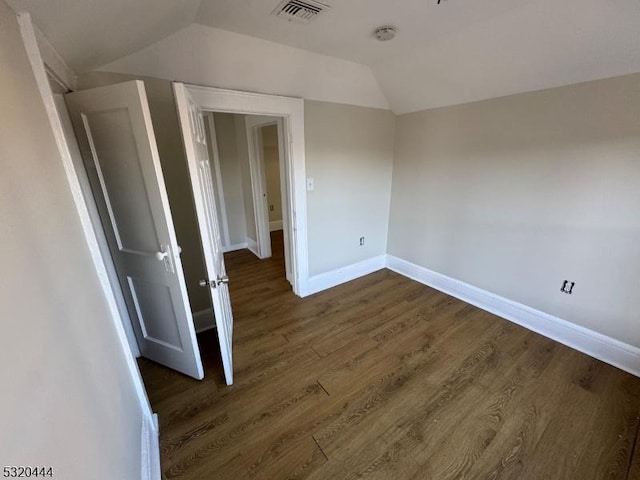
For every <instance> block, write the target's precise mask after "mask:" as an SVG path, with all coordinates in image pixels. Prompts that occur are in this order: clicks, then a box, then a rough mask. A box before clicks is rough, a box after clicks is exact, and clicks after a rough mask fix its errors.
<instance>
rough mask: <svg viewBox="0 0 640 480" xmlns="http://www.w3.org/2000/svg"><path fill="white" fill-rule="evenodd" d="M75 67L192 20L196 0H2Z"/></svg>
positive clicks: (132, 48)
mask: <svg viewBox="0 0 640 480" xmlns="http://www.w3.org/2000/svg"><path fill="white" fill-rule="evenodd" d="M6 1H7V3H8V4H9V6H11V8H13V10H14V11H16V12H20V11H27V12H29V13H30V14H31V17H32V19H33V22H34V23H35V24H36V25H37V27H38V28H39V29H40V30H41V31H42V33H43V34H44V35H45V36H46V37H47V38H48V39H49V41H50V42H51V44H52V45H53V46H54V47H55V48H56V50H57V51H58V53H60V54H61V55H62V57H63V58H64V59H65V60H66V61H67V63H68V64H69V66H70V67H71V68H72V69H73V70H75V71H76V72H78V73H79V72H83V71H87V70H91V69H92V68H95V67H99V66H100V65H104V64H105V63H108V62H111V61H113V60H116V59H118V58H120V57H122V56H124V55H128V54H130V53H133V52H135V51H137V50H139V49H141V48H143V47H145V46H147V45H149V44H150V43H153V42H155V41H157V40H159V39H161V38H162V37H165V36H167V35H169V34H170V33H173V32H175V31H176V30H179V29H181V28H183V27H186V26H188V25H190V24H191V23H193V22H194V21H195V17H196V12H197V11H198V7H199V6H200V0H6Z"/></svg>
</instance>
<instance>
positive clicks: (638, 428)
mask: <svg viewBox="0 0 640 480" xmlns="http://www.w3.org/2000/svg"><path fill="white" fill-rule="evenodd" d="M636 420H637V421H636V434H635V436H634V437H633V442H631V454H630V455H629V465H627V475H626V477H625V478H626V479H627V480H629V474H630V473H631V467H632V466H633V456H634V454H635V452H636V444H637V443H638V434H640V418H638V417H636Z"/></svg>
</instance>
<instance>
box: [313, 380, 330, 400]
mask: <svg viewBox="0 0 640 480" xmlns="http://www.w3.org/2000/svg"><path fill="white" fill-rule="evenodd" d="M316 383H317V384H318V385H320V388H321V389H322V390H324V393H326V394H327V397H330V396H331V394H330V393H329V392H327V389H326V388H324V385H322V384H321V383H320V380H316Z"/></svg>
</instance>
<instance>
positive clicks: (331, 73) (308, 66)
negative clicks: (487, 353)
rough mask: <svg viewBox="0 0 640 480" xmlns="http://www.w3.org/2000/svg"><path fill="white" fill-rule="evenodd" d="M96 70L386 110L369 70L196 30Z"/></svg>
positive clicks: (200, 28) (232, 35)
mask: <svg viewBox="0 0 640 480" xmlns="http://www.w3.org/2000/svg"><path fill="white" fill-rule="evenodd" d="M98 70H102V71H107V72H120V73H131V74H136V75H147V76H152V77H160V78H170V79H172V80H177V81H181V82H186V83H194V84H198V85H208V86H212V87H220V88H230V89H234V90H244V91H249V92H260V93H269V94H275V95H287V96H294V97H301V98H305V99H310V100H320V101H326V102H337V103H345V104H351V105H361V106H368V107H377V108H388V104H387V100H386V98H385V96H384V95H383V93H382V91H381V90H380V87H379V86H378V82H377V81H376V79H375V77H374V76H373V73H372V72H371V69H370V68H369V67H367V66H364V65H361V64H358V63H353V62H349V61H346V60H340V59H337V58H334V57H328V56H325V55H319V54H316V53H311V52H308V51H305V50H300V49H297V48H292V47H288V46H285V45H281V44H278V43H273V42H268V41H266V40H261V39H258V38H255V37H249V36H246V35H240V34H238V33H232V32H228V31H225V30H220V29H218V28H213V27H206V26H204V25H198V24H193V25H191V26H189V27H186V28H183V29H182V30H179V31H178V32H176V33H174V34H172V35H169V36H168V37H166V38H164V39H162V40H160V41H158V42H156V43H154V44H152V45H150V46H148V47H146V48H144V49H142V50H140V51H138V52H136V53H134V54H132V55H129V56H127V57H124V58H121V59H119V60H116V61H115V62H112V63H109V64H106V65H103V66H101V67H100V68H98Z"/></svg>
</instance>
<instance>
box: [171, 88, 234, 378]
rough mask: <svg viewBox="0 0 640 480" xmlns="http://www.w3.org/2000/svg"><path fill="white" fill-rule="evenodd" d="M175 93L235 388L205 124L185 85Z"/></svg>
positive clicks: (226, 290) (229, 318) (226, 362)
mask: <svg viewBox="0 0 640 480" xmlns="http://www.w3.org/2000/svg"><path fill="white" fill-rule="evenodd" d="M173 91H174V94H175V97H176V106H177V109H178V117H179V121H180V127H181V128H182V135H183V139H184V146H185V153H186V156H187V163H188V165H189V177H190V178H191V188H192V191H193V198H194V201H195V206H196V215H197V217H198V226H199V228H200V238H201V240H202V249H203V251H204V258H205V264H206V268H207V275H208V279H207V280H202V282H201V285H202V286H203V287H207V288H209V292H210V293H211V300H212V303H213V313H214V315H215V317H216V328H217V330H218V341H219V342H220V354H221V355H222V365H223V367H224V376H225V379H226V382H227V385H231V384H233V315H232V313H231V297H230V296H229V286H228V285H227V284H228V282H229V279H228V277H227V273H226V269H225V266H224V256H223V251H222V241H221V239H220V228H219V225H218V215H217V211H216V204H215V189H214V187H213V180H212V178H211V166H210V163H209V153H208V151H207V141H206V133H205V127H204V121H203V118H202V111H201V110H200V107H199V106H198V105H197V103H196V102H195V101H194V100H193V99H192V98H191V95H190V94H189V91H188V90H187V89H186V87H185V86H184V84H182V83H174V84H173Z"/></svg>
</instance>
